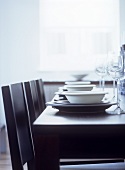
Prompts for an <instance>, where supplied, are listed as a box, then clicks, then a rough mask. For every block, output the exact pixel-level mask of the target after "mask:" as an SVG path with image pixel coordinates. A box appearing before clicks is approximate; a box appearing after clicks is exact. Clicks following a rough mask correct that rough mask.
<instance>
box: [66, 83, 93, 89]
mask: <svg viewBox="0 0 125 170" xmlns="http://www.w3.org/2000/svg"><path fill="white" fill-rule="evenodd" d="M95 86H96V85H95V84H88V85H85V84H84V85H65V88H66V89H67V90H68V91H90V90H92V89H93V88H94V87H95Z"/></svg>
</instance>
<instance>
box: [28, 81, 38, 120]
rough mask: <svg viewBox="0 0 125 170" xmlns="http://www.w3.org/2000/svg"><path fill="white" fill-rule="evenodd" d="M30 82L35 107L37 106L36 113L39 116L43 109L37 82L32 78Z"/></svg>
mask: <svg viewBox="0 0 125 170" xmlns="http://www.w3.org/2000/svg"><path fill="white" fill-rule="evenodd" d="M29 83H30V88H31V94H32V99H33V104H34V108H35V115H36V118H37V117H38V116H39V115H40V114H41V111H40V103H39V99H38V92H37V87H36V82H35V80H32V81H30V82H29Z"/></svg>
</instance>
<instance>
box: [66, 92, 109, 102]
mask: <svg viewBox="0 0 125 170" xmlns="http://www.w3.org/2000/svg"><path fill="white" fill-rule="evenodd" d="M107 93H108V92H100V91H98V92H95V91H86V92H85V91H84V92H63V94H64V95H65V96H66V98H67V99H68V101H69V102H70V103H79V104H92V103H93V104H94V103H101V102H102V99H103V98H104V96H105V94H107Z"/></svg>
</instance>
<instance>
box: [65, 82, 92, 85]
mask: <svg viewBox="0 0 125 170" xmlns="http://www.w3.org/2000/svg"><path fill="white" fill-rule="evenodd" d="M65 84H67V85H84V84H85V85H86V84H91V82H90V81H66V82H65Z"/></svg>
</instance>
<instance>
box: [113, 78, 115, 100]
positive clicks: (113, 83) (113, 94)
mask: <svg viewBox="0 0 125 170" xmlns="http://www.w3.org/2000/svg"><path fill="white" fill-rule="evenodd" d="M113 98H115V79H113Z"/></svg>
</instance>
